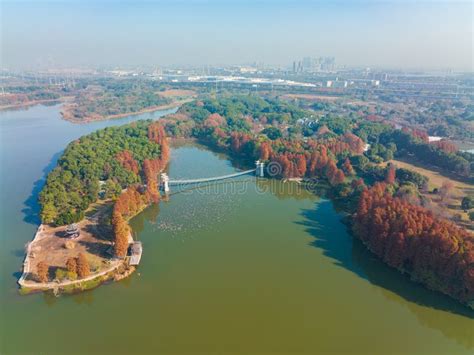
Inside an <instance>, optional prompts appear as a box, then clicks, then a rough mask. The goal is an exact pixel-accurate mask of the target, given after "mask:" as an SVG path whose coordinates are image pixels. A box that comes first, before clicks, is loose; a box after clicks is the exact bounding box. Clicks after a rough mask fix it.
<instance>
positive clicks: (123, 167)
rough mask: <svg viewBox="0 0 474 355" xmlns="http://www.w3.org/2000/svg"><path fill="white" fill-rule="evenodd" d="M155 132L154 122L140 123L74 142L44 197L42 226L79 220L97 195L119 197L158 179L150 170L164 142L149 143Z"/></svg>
mask: <svg viewBox="0 0 474 355" xmlns="http://www.w3.org/2000/svg"><path fill="white" fill-rule="evenodd" d="M150 127H151V128H150ZM153 127H154V124H153V123H152V122H151V121H139V122H137V123H133V124H130V125H125V126H121V127H109V128H105V129H102V130H99V131H96V132H94V133H91V134H89V135H86V136H83V137H81V138H80V139H78V140H76V141H74V142H72V143H70V144H69V145H68V147H67V148H66V150H65V151H64V153H63V154H62V156H61V157H60V158H59V160H58V164H57V166H56V168H54V169H53V171H51V172H50V173H49V175H48V177H47V180H46V184H45V186H44V188H43V190H42V192H41V193H40V204H41V220H42V221H43V223H53V224H56V225H63V224H68V223H71V222H75V221H78V220H81V219H82V218H83V217H84V211H85V210H86V209H87V208H88V207H89V205H90V204H91V203H92V202H95V201H96V200H97V198H98V196H99V193H101V194H102V195H103V196H104V197H116V196H118V195H119V194H120V192H121V191H122V189H124V188H126V187H128V186H130V185H133V184H137V183H142V182H143V181H146V180H150V179H151V176H150V175H151V174H152V173H156V174H157V172H156V171H157V169H156V168H155V169H154V170H150V166H152V165H153V166H156V165H157V164H156V163H155V164H154V163H153V161H155V160H156V159H160V158H161V156H162V152H163V149H162V147H161V142H162V139H163V138H162V137H159V139H157V138H155V137H154V136H153V137H152V138H149V135H150V132H149V131H150V130H151V131H153V129H155V128H153ZM163 135H164V132H163ZM166 149H167V148H166ZM167 154H168V153H167V151H165V155H167ZM166 159H167V158H166ZM155 179H156V177H155ZM151 193H155V194H156V192H155V191H151Z"/></svg>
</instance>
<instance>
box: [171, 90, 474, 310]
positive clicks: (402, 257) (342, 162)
mask: <svg viewBox="0 0 474 355" xmlns="http://www.w3.org/2000/svg"><path fill="white" fill-rule="evenodd" d="M162 123H163V125H164V126H165V129H166V131H167V132H168V134H170V135H173V136H183V137H194V138H197V139H198V140H200V141H201V142H203V143H206V144H208V145H210V146H212V147H216V148H218V149H221V150H225V151H227V152H228V153H230V154H231V155H234V156H238V157H239V158H241V159H244V160H247V161H248V162H249V164H250V163H253V161H254V160H256V159H260V160H263V161H265V162H266V163H267V166H268V167H269V168H268V171H267V173H268V174H269V175H270V176H273V177H276V178H302V179H306V180H308V181H314V180H317V181H320V182H322V181H325V182H326V184H327V186H330V195H331V196H332V197H333V198H334V199H336V200H338V201H339V202H341V203H340V205H342V206H343V207H344V208H345V209H346V212H348V213H349V215H350V216H352V217H351V219H350V220H351V223H352V224H353V226H354V227H353V230H354V234H355V236H356V237H358V238H360V239H362V240H363V241H364V242H365V244H366V245H367V246H368V248H369V249H370V250H371V251H373V252H374V253H375V254H376V255H378V256H379V257H380V258H381V259H382V260H384V261H385V262H386V263H387V264H388V265H390V266H392V267H395V268H397V269H399V270H402V271H403V272H407V273H409V274H410V275H411V277H412V279H414V280H416V281H418V282H421V283H423V284H424V285H425V286H427V287H428V288H431V289H435V290H438V291H441V292H444V293H446V294H448V295H450V296H452V297H454V298H456V299H458V300H460V301H461V302H463V303H468V304H469V303H470V304H472V301H473V300H474V243H473V236H472V233H471V232H469V231H467V230H465V229H463V228H461V226H456V225H455V223H454V222H455V220H454V218H453V220H452V221H450V220H448V219H446V218H445V217H446V215H445V214H444V213H443V212H445V209H441V210H440V209H433V208H432V204H431V202H430V200H429V199H428V198H427V197H426V195H423V194H422V192H424V191H426V189H427V187H428V182H429V179H428V178H427V177H426V176H424V175H422V174H420V173H418V172H416V171H412V170H410V169H406V168H401V169H398V168H397V167H396V166H395V165H394V164H381V163H384V162H387V161H390V160H391V159H393V157H394V156H395V157H403V158H405V159H409V158H413V157H415V158H416V159H419V160H421V161H425V162H429V163H430V165H432V166H436V167H437V168H438V169H439V170H440V171H442V172H445V173H447V172H450V173H451V174H452V173H454V174H455V175H456V176H458V177H459V178H460V179H463V180H465V181H472V174H473V169H472V167H473V162H474V157H473V156H472V154H468V153H460V152H458V151H457V150H455V149H453V146H452V145H451V144H449V143H441V144H440V143H438V144H430V143H429V142H428V141H427V140H426V137H425V135H424V134H422V133H420V132H418V131H416V130H400V129H396V128H394V127H392V126H390V125H387V124H384V123H381V122H371V121H367V120H365V119H363V118H360V117H357V116H355V115H353V116H352V117H349V118H347V119H346V118H341V117H339V118H334V119H329V118H325V119H315V117H314V114H313V113H312V112H311V111H310V110H302V109H300V108H299V107H297V106H294V105H292V104H289V103H282V102H278V101H274V100H271V99H261V98H258V97H255V96H241V97H239V96H233V97H229V98H222V99H219V100H216V99H208V100H203V101H196V102H194V103H191V104H187V105H184V106H183V107H182V108H181V109H180V110H179V111H178V113H177V114H174V115H170V116H168V117H167V118H165V119H164V120H163V121H162ZM445 185H446V186H445V187H443V188H440V189H439V190H435V191H434V192H432V193H433V194H434V196H438V195H439V196H440V198H443V196H445V195H446V193H449V186H448V185H449V183H446V184H445ZM371 186H373V187H371ZM382 186H383V191H384V192H383V193H379V192H380V191H379V190H380V189H382ZM374 191H375V192H374ZM376 192H377V193H378V194H379V195H380V194H381V196H379V199H378V202H377V203H374V204H373V205H371V206H372V207H370V208H369V207H367V208H365V207H364V208H363V209H362V210H361V208H362V207H361V204H362V206H364V204H368V201H367V198H368V197H367V196H372V195H371V194H375V193H376ZM458 208H461V206H459V207H458ZM447 216H450V215H449V214H448V215H447ZM412 224H413V225H412ZM381 238H382V239H381ZM377 243H378V244H377ZM380 245H382V246H380ZM420 255H423V257H424V259H420V260H418V258H421V256H420ZM448 264H449V267H448Z"/></svg>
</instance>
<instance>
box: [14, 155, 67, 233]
mask: <svg viewBox="0 0 474 355" xmlns="http://www.w3.org/2000/svg"><path fill="white" fill-rule="evenodd" d="M61 154H62V151H60V152H58V153H56V154H54V155H53V157H52V158H51V160H50V161H49V163H48V165H47V166H46V167H45V168H44V169H43V171H42V173H43V176H42V177H41V178H40V179H39V180H36V181H35V182H34V183H33V189H32V190H31V194H30V196H28V198H27V199H26V200H25V201H24V202H23V205H24V206H25V208H23V209H22V210H21V212H22V213H23V214H24V217H23V221H25V222H26V223H29V224H34V225H39V224H41V219H40V216H39V211H40V205H39V202H38V197H39V193H40V192H41V189H42V188H43V186H44V184H45V182H46V177H47V176H48V173H49V172H50V171H51V170H53V168H54V167H55V166H56V162H57V161H58V159H59V157H60V156H61Z"/></svg>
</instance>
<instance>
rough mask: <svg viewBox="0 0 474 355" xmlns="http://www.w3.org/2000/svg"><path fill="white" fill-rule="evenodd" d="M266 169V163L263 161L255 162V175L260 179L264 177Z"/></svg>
mask: <svg viewBox="0 0 474 355" xmlns="http://www.w3.org/2000/svg"><path fill="white" fill-rule="evenodd" d="M264 168H265V163H264V162H263V161H260V160H257V161H256V162H255V175H256V176H258V177H264V176H265V175H264Z"/></svg>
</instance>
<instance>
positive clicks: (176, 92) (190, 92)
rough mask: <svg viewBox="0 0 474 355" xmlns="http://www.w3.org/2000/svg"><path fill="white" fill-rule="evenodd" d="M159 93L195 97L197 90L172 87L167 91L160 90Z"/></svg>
mask: <svg viewBox="0 0 474 355" xmlns="http://www.w3.org/2000/svg"><path fill="white" fill-rule="evenodd" d="M158 95H160V96H162V97H193V96H196V95H197V94H196V91H194V90H179V89H170V90H165V91H160V92H158Z"/></svg>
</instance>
